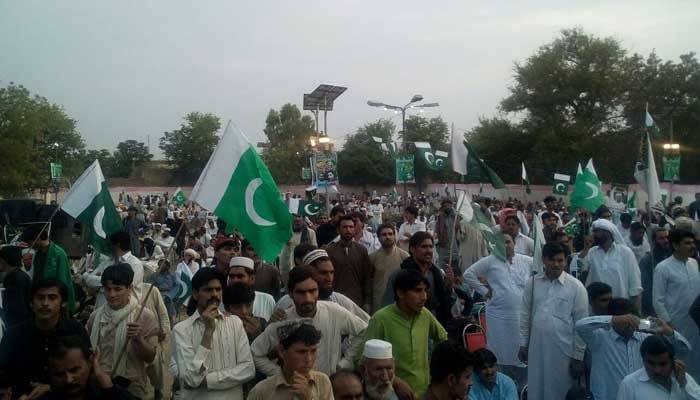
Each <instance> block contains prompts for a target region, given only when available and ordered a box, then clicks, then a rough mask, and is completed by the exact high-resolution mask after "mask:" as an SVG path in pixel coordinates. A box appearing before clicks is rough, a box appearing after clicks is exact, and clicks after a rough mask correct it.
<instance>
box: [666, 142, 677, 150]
mask: <svg viewBox="0 0 700 400" xmlns="http://www.w3.org/2000/svg"><path fill="white" fill-rule="evenodd" d="M680 149H681V145H679V144H678V143H664V150H680Z"/></svg>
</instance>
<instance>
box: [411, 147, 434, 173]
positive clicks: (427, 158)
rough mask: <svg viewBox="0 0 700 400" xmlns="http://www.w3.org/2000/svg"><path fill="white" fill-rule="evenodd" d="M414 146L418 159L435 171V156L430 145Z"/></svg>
mask: <svg viewBox="0 0 700 400" xmlns="http://www.w3.org/2000/svg"><path fill="white" fill-rule="evenodd" d="M413 144H414V145H415V146H416V158H417V159H419V160H423V162H425V165H426V166H427V167H428V168H430V169H433V168H434V167H435V165H434V164H435V155H434V154H433V149H432V147H431V146H430V143H428V142H415V143H413Z"/></svg>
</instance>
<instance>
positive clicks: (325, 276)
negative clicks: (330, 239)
mask: <svg viewBox="0 0 700 400" xmlns="http://www.w3.org/2000/svg"><path fill="white" fill-rule="evenodd" d="M302 263H303V264H304V265H308V266H310V267H311V271H312V275H313V279H314V280H315V281H316V283H318V299H319V300H323V301H330V302H333V303H336V304H338V305H339V306H341V307H343V308H344V309H346V310H348V311H350V312H351V313H353V314H355V316H357V317H358V318H360V319H361V320H363V321H365V322H368V321H369V314H367V313H366V312H365V310H363V309H362V308H360V307H359V306H358V305H357V304H355V303H354V302H353V301H352V300H350V298H349V297H347V296H345V295H344V294H342V293H338V292H336V291H334V290H333V281H334V280H335V268H334V267H333V262H332V261H331V259H330V257H328V253H327V252H326V251H325V250H323V249H313V250H311V251H310V252H308V253H307V254H306V255H305V256H304V258H303V259H302ZM291 307H294V302H293V301H292V298H291V297H290V296H289V295H288V294H286V295H284V296H282V298H280V299H279V301H277V305H276V306H275V309H276V310H279V311H275V314H277V313H278V312H282V313H284V312H285V311H286V310H288V309H289V308H291ZM280 317H281V318H284V315H280Z"/></svg>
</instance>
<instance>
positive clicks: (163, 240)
mask: <svg viewBox="0 0 700 400" xmlns="http://www.w3.org/2000/svg"><path fill="white" fill-rule="evenodd" d="M181 235H182V233H181ZM153 240H154V241H155V242H156V244H157V245H158V246H160V248H161V249H162V250H163V252H164V253H165V254H169V252H170V248H171V247H173V246H175V248H177V243H176V242H175V238H174V237H172V236H171V235H170V228H168V227H167V226H166V227H164V228H163V233H161V234H160V236H157V237H154V238H153Z"/></svg>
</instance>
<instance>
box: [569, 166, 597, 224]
mask: <svg viewBox="0 0 700 400" xmlns="http://www.w3.org/2000/svg"><path fill="white" fill-rule="evenodd" d="M604 203H605V198H604V196H603V190H602V189H601V184H600V180H598V174H597V173H596V172H595V168H594V167H593V160H592V159H591V160H590V161H588V165H587V166H586V169H584V170H583V171H582V173H581V174H580V175H577V176H576V182H575V183H574V191H573V193H571V207H572V208H573V209H579V208H583V209H586V210H588V211H589V212H595V210H597V209H598V207H600V206H601V205H602V204H604Z"/></svg>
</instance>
